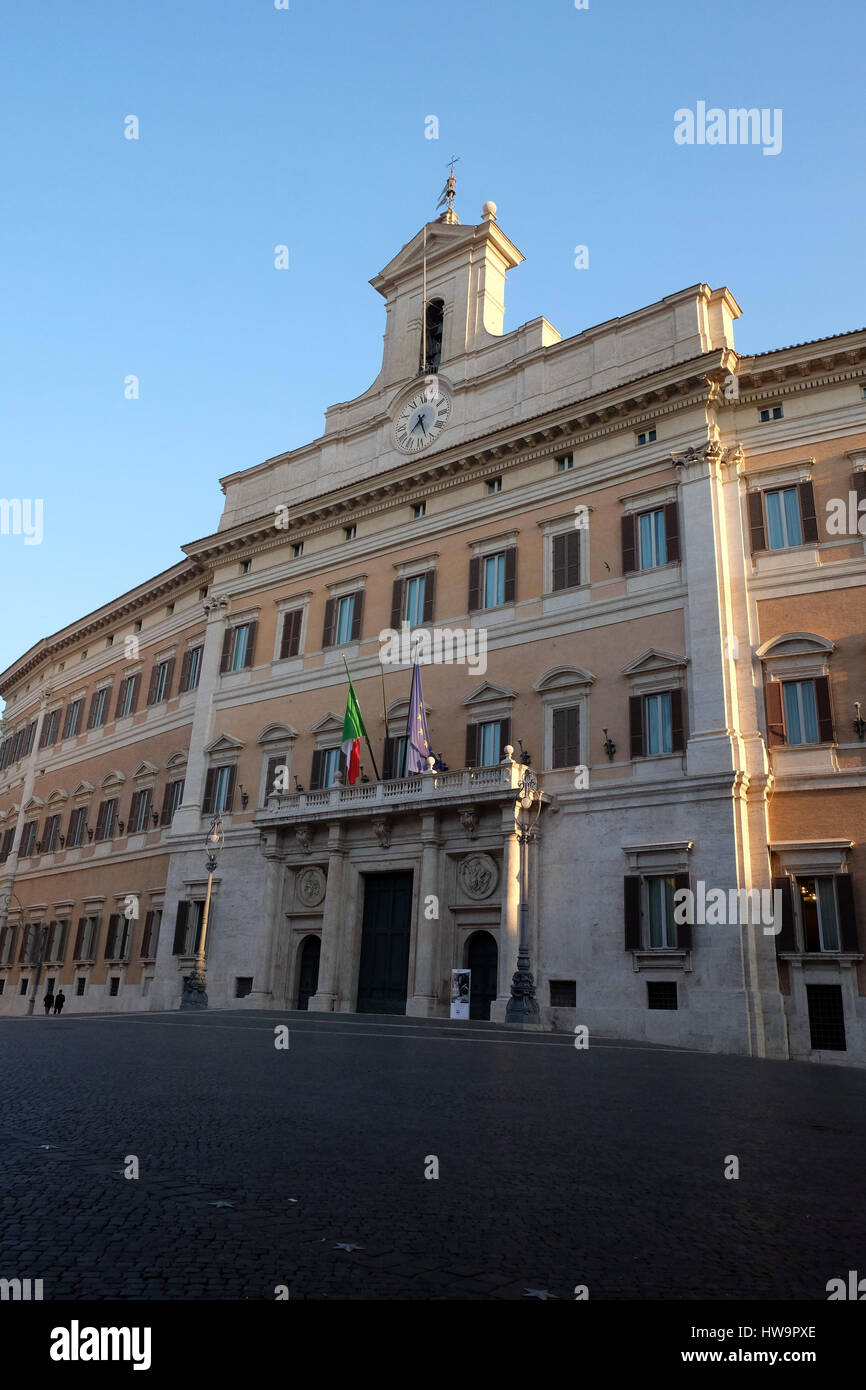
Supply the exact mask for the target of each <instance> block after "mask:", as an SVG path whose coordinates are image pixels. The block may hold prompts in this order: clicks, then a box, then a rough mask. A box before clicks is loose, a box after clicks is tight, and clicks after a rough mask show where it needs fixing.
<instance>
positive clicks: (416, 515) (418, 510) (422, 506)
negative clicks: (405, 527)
mask: <svg viewBox="0 0 866 1390" xmlns="http://www.w3.org/2000/svg"><path fill="white" fill-rule="evenodd" d="M426 515H427V503H426V502H413V503H412V520H413V521H419V520H420V519H421V517H422V516H426Z"/></svg>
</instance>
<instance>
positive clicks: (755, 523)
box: [748, 481, 818, 553]
mask: <svg viewBox="0 0 866 1390" xmlns="http://www.w3.org/2000/svg"><path fill="white" fill-rule="evenodd" d="M748 501H749V532H750V539H751V548H752V552H753V553H754V552H755V551H756V550H784V549H786V548H787V547H789V546H793V545H816V544H817V543H818V518H817V516H816V514H815V493H814V489H813V487H812V484H811V482H808V481H807V482H803V483H797V484H796V485H794V484H791V485H790V486H786V487H778V488H771V489H769V490H767V491H764V492H750V493H749V495H748Z"/></svg>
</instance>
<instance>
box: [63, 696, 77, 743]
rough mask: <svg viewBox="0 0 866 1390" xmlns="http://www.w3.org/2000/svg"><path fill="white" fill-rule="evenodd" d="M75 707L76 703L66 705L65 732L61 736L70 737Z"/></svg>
mask: <svg viewBox="0 0 866 1390" xmlns="http://www.w3.org/2000/svg"><path fill="white" fill-rule="evenodd" d="M74 708H75V706H74V704H70V705H67V706H66V714H65V715H64V716H63V733H62V734H61V735H60V737H61V738H68V737H69V729H70V726H71V724H72V711H73V709H74Z"/></svg>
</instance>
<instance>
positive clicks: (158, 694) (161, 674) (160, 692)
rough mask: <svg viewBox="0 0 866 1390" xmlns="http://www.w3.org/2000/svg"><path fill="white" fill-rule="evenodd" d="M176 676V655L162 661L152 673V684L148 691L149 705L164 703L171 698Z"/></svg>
mask: <svg viewBox="0 0 866 1390" xmlns="http://www.w3.org/2000/svg"><path fill="white" fill-rule="evenodd" d="M173 676H174V657H169V659H168V660H167V661H160V662H159V663H158V664H157V665H156V666H154V668H153V670H152V671H151V673H150V686H149V688H148V691H147V703H148V704H149V705H159V704H162V701H163V700H169V699H171V682H172V678H173Z"/></svg>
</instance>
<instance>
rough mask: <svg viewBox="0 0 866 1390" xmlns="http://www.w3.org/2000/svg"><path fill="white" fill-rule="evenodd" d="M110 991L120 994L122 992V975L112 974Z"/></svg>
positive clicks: (109, 984) (110, 992) (109, 982)
mask: <svg viewBox="0 0 866 1390" xmlns="http://www.w3.org/2000/svg"><path fill="white" fill-rule="evenodd" d="M108 993H109V994H119V993H120V976H119V975H112V976H111V979H110V980H109V981H108Z"/></svg>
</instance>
